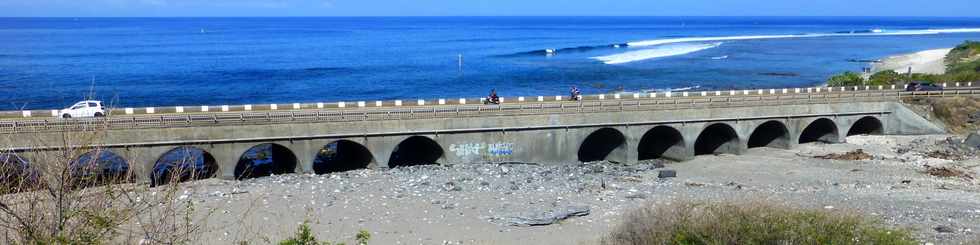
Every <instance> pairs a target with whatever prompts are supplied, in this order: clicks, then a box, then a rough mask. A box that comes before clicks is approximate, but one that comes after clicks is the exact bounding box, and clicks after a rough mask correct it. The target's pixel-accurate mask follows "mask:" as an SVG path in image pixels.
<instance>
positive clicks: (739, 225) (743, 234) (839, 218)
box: [602, 203, 918, 245]
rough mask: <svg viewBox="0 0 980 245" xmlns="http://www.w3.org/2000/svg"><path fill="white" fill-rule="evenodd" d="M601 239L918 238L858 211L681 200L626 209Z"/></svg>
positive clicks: (605, 241)
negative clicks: (630, 210)
mask: <svg viewBox="0 0 980 245" xmlns="http://www.w3.org/2000/svg"><path fill="white" fill-rule="evenodd" d="M602 243H603V244H718V245H722V244H918V242H916V241H915V240H913V239H912V236H911V235H910V234H909V232H908V231H905V230H898V229H891V228H887V227H884V226H883V225H881V224H879V223H878V222H877V221H873V220H869V219H867V218H864V217H862V216H858V215H853V214H846V213H840V212H833V211H825V210H807V209H797V208H790V207H783V206H775V205H770V204H760V203H743V204H706V203H680V204H673V205H666V206H660V207H648V208H642V209H639V210H636V211H634V212H632V213H629V214H627V216H626V217H625V218H624V221H623V223H621V224H620V225H619V226H618V227H617V228H615V229H614V230H613V232H612V233H611V234H610V235H608V236H607V237H606V238H604V239H603V241H602Z"/></svg>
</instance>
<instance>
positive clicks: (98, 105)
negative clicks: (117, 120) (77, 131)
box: [58, 100, 105, 118]
mask: <svg viewBox="0 0 980 245" xmlns="http://www.w3.org/2000/svg"><path fill="white" fill-rule="evenodd" d="M58 114H59V116H61V117H62V118H72V117H104V116H105V107H102V101H97V100H86V101H79V102H78V103H75V105H73V106H71V107H69V108H66V109H62V110H61V111H59V113H58Z"/></svg>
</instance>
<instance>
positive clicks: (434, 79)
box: [0, 16, 980, 110]
mask: <svg viewBox="0 0 980 245" xmlns="http://www.w3.org/2000/svg"><path fill="white" fill-rule="evenodd" d="M966 40H980V18H968V17H854V16H852V17H819V16H813V17H778V16H775V17H774V16H752V17H718V16H706V17H683V16H670V17H636V16H611V17H610V16H602V17H600V16H507V17H496V16H459V17H433V16H402V17H368V16H362V17H138V18H134V17H10V18H0V43H3V44H4V45H0V74H3V75H0V92H2V95H0V96H2V98H3V100H4V101H9V103H8V104H5V105H2V106H3V107H4V108H3V110H19V109H52V108H62V107H64V106H67V105H70V104H71V103H73V102H74V101H77V100H81V99H83V98H86V97H89V96H90V95H94V96H91V97H94V98H97V99H101V100H105V101H112V102H113V104H114V105H115V106H120V107H139V106H167V105H223V104H260V103H292V102H331V101H357V100H388V99H406V100H409V99H419V98H422V99H434V98H458V97H482V96H485V95H486V94H487V92H488V91H489V90H490V89H496V90H497V91H498V92H499V93H500V94H501V96H505V97H514V96H535V95H565V93H567V91H568V89H569V87H570V86H578V87H579V88H581V89H582V90H583V92H584V93H586V94H594V93H609V92H615V91H626V92H640V91H643V92H648V91H667V90H683V89H700V90H719V89H724V90H727V89H757V88H760V89H761V88H777V87H807V86H819V85H821V84H822V83H823V82H824V81H825V80H826V79H827V78H828V77H830V76H831V75H833V74H836V73H839V72H843V71H855V72H859V71H861V70H862V69H863V68H866V67H868V66H869V63H868V62H867V61H871V60H879V59H882V58H885V57H888V56H891V55H896V54H902V53H910V52H916V51H921V50H926V49H936V48H949V47H953V46H955V45H957V44H959V43H962V42H963V41H966Z"/></svg>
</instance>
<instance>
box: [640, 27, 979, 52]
mask: <svg viewBox="0 0 980 245" xmlns="http://www.w3.org/2000/svg"><path fill="white" fill-rule="evenodd" d="M974 32H980V28H960V29H927V30H897V31H889V30H881V29H875V30H873V31H871V32H868V33H821V34H796V35H753V36H727V37H683V38H667V39H656V40H647V41H637V42H629V43H627V45H628V46H630V47H646V46H657V45H664V44H674V43H689V42H718V41H737V40H760V39H784V38H812V37H847V36H911V35H936V34H944V33H974Z"/></svg>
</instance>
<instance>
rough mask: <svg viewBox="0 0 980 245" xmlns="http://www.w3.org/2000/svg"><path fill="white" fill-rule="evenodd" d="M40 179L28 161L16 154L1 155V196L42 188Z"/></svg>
mask: <svg viewBox="0 0 980 245" xmlns="http://www.w3.org/2000/svg"><path fill="white" fill-rule="evenodd" d="M39 177H40V176H39V174H38V172H37V171H35V170H34V169H32V168H31V166H30V163H29V162H28V161H27V159H24V158H22V157H20V155H17V154H14V153H0V195H3V194H9V193H16V192H20V191H23V190H28V189H34V188H37V187H40V186H38V185H37V184H38V183H39V182H38V181H39V180H40V178H39Z"/></svg>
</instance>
